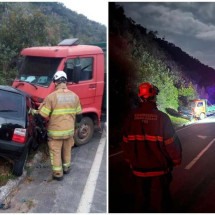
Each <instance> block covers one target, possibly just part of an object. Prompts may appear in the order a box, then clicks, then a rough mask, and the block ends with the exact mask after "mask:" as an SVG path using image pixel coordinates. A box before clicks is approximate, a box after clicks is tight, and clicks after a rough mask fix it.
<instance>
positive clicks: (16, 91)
mask: <svg viewBox="0 0 215 215" xmlns="http://www.w3.org/2000/svg"><path fill="white" fill-rule="evenodd" d="M0 90H4V91H8V92H12V93H18V94H21V95H23V96H26V97H30V96H29V94H27V93H25V92H23V91H21V90H19V89H16V88H14V87H12V86H7V85H0Z"/></svg>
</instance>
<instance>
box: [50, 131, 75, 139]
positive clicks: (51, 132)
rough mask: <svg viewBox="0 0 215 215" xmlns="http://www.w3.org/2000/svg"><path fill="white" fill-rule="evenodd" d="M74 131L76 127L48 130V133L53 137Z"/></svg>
mask: <svg viewBox="0 0 215 215" xmlns="http://www.w3.org/2000/svg"><path fill="white" fill-rule="evenodd" d="M73 133H74V129H69V130H64V131H53V130H48V135H49V136H51V137H59V136H67V135H71V134H73Z"/></svg>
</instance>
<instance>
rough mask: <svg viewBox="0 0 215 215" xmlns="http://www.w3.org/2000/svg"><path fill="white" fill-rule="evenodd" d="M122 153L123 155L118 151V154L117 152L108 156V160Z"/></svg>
mask: <svg viewBox="0 0 215 215" xmlns="http://www.w3.org/2000/svg"><path fill="white" fill-rule="evenodd" d="M122 153H123V151H119V152H117V153H115V154H112V155H110V156H109V158H111V157H114V156H116V155H119V154H122Z"/></svg>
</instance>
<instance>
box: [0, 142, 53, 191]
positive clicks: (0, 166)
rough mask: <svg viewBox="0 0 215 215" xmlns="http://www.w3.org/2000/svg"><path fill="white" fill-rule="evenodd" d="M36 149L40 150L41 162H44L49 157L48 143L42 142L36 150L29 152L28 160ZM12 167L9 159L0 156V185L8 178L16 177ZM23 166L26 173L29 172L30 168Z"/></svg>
mask: <svg viewBox="0 0 215 215" xmlns="http://www.w3.org/2000/svg"><path fill="white" fill-rule="evenodd" d="M38 151H40V152H42V162H45V161H46V160H47V159H49V155H48V145H47V143H42V144H41V145H40V146H39V148H38V150H36V151H31V152H30V154H29V156H28V161H31V160H32V159H33V157H34V156H35V154H36V153H37V152H38ZM12 168H13V164H12V162H11V161H9V160H7V159H4V158H2V157H0V187H1V186H4V185H5V184H6V183H7V182H8V181H9V180H10V179H15V178H17V177H16V176H14V175H12ZM25 168H26V170H27V174H28V173H30V172H31V169H32V168H28V167H25Z"/></svg>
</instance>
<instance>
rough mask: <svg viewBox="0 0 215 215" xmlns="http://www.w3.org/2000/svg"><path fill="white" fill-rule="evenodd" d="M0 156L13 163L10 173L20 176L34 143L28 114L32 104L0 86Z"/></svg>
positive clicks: (9, 88)
mask: <svg viewBox="0 0 215 215" xmlns="http://www.w3.org/2000/svg"><path fill="white" fill-rule="evenodd" d="M0 104H1V105H0V156H1V157H4V158H6V159H10V160H12V161H13V170H12V173H13V174H14V175H16V176H20V175H22V173H23V169H24V165H25V162H26V160H27V157H28V153H29V150H30V149H31V147H34V146H35V145H36V144H37V143H36V127H35V124H34V119H33V117H32V116H31V115H30V114H28V111H29V108H33V107H34V106H33V103H32V100H31V98H30V96H29V95H27V94H26V93H24V92H22V91H20V90H18V89H15V88H13V87H10V86H1V85H0Z"/></svg>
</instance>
